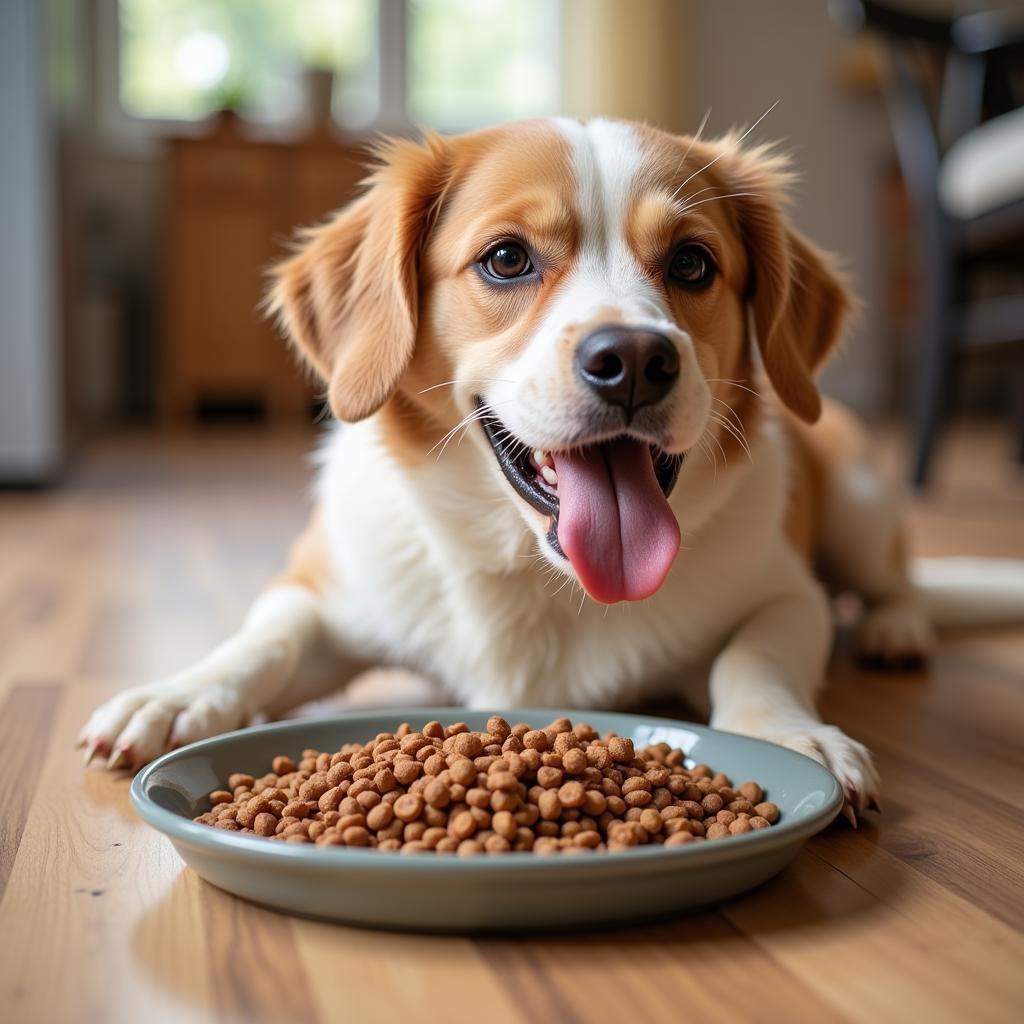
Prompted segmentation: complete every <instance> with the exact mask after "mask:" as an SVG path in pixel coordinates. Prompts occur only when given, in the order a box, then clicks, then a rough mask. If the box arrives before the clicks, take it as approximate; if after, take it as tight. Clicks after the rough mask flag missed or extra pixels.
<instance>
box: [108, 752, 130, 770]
mask: <svg viewBox="0 0 1024 1024" xmlns="http://www.w3.org/2000/svg"><path fill="white" fill-rule="evenodd" d="M130 766H131V758H130V757H129V749H128V748H127V747H118V749H117V750H115V751H114V752H113V753H112V754H111V755H110V758H109V760H108V761H107V768H108V769H109V770H110V771H112V772H113V771H117V769H118V768H128V767H130Z"/></svg>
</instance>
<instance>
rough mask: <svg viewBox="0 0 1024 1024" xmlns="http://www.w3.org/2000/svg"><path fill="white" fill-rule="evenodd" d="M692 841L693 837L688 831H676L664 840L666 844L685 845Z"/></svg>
mask: <svg viewBox="0 0 1024 1024" xmlns="http://www.w3.org/2000/svg"><path fill="white" fill-rule="evenodd" d="M692 842H694V837H693V836H692V835H691V834H690V833H689V832H676V833H674V834H673V835H670V836H669V837H668V839H666V840H665V845H666V846H685V845H686V844H687V843H692Z"/></svg>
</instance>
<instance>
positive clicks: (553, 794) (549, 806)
mask: <svg viewBox="0 0 1024 1024" xmlns="http://www.w3.org/2000/svg"><path fill="white" fill-rule="evenodd" d="M559 792H560V790H554V789H546V790H544V792H543V793H541V795H540V798H539V799H538V801H537V807H538V808H539V810H540V816H541V817H542V818H544V819H545V820H546V821H552V820H554V819H555V818H557V817H558V816H559V815H560V814H561V813H562V801H561V800H560V799H559V796H558V794H559Z"/></svg>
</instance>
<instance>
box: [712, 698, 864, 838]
mask: <svg viewBox="0 0 1024 1024" xmlns="http://www.w3.org/2000/svg"><path fill="white" fill-rule="evenodd" d="M713 724H714V726H715V728H718V729H725V730H727V731H728V732H740V733H743V734H744V735H747V736H753V737H755V738H756V739H759V740H768V742H770V743H778V744H779V746H782V747H788V748H789V749H790V750H795V751H796V752H797V753H799V754H804V755H805V756H807V757H809V758H812V759H813V760H815V761H817V762H818V763H819V764H821V765H824V766H825V767H826V768H827V769H828V770H829V771H830V772H831V773H832V774H833V775H834V776H835V777H836V779H837V780H838V781H839V784H840V785H841V786H842V787H843V798H844V800H843V815H844V816H845V817H846V819H847V820H848V821H849V822H850V823H851V824H852V825H853V826H854V827H856V825H857V818H858V817H861V816H863V814H864V812H865V811H866V810H868V809H869V808H870V809H871V810H876V811H877V810H880V796H879V785H880V780H879V777H878V771H877V769H876V768H875V765H874V761H873V760H872V758H871V752H870V751H869V750H868V748H867V747H865V746H864V744H863V743H858V742H857V740H855V739H851V738H850V737H849V736H847V735H846V733H844V732H843V731H842V730H841V729H837V728H836V727H835V726H834V725H825V724H823V723H822V722H817V721H815V720H814V719H813V718H791V717H788V716H787V717H784V718H778V719H776V718H761V719H760V720H755V719H746V720H743V721H736V722H734V723H729V722H725V721H720V722H719V721H716V722H714V723H713Z"/></svg>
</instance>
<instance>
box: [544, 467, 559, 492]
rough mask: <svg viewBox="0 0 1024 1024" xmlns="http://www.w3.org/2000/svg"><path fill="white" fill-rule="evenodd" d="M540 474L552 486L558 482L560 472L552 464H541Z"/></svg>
mask: <svg viewBox="0 0 1024 1024" xmlns="http://www.w3.org/2000/svg"><path fill="white" fill-rule="evenodd" d="M540 475H541V476H542V477H544V479H545V480H547V482H548V483H549V484H551V486H552V487H554V486H555V484H557V483H558V474H557V473H556V472H555V471H554V470H553V469H552V468H551V467H550V466H541V468H540Z"/></svg>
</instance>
